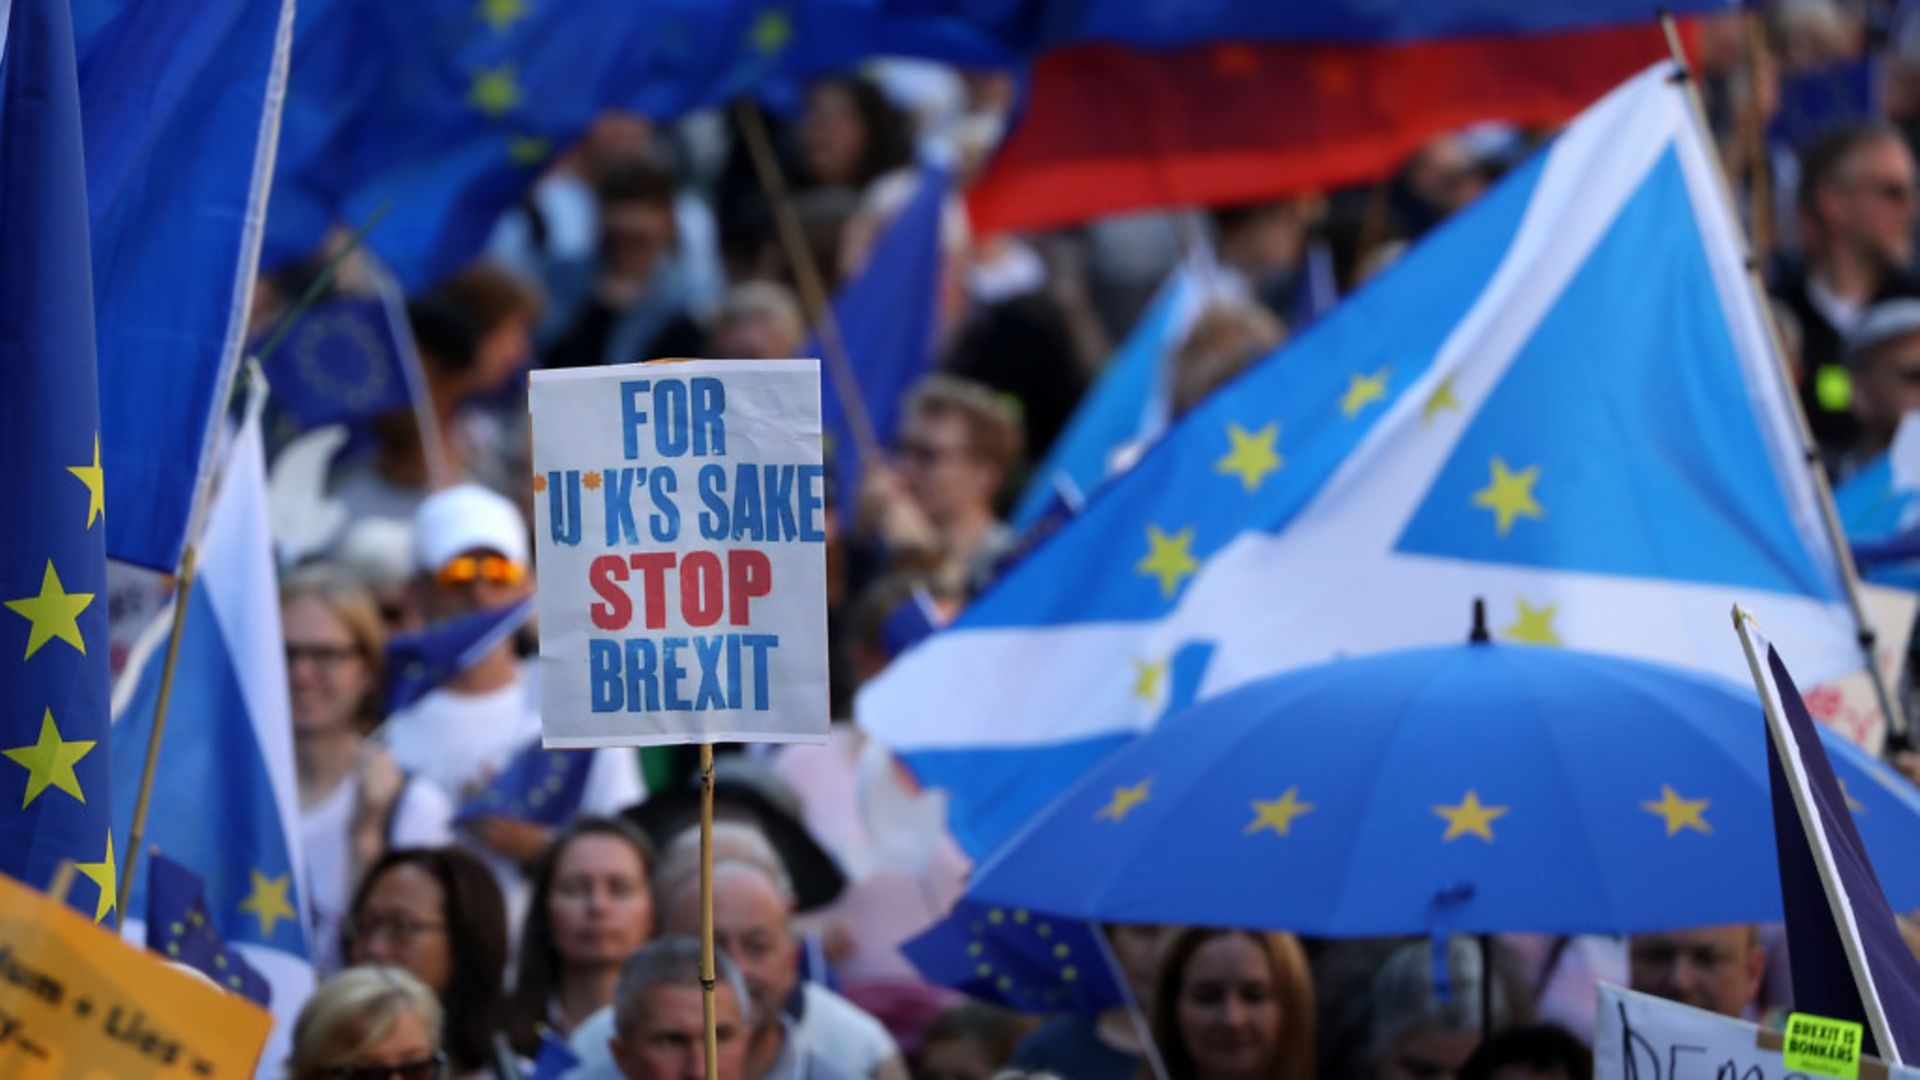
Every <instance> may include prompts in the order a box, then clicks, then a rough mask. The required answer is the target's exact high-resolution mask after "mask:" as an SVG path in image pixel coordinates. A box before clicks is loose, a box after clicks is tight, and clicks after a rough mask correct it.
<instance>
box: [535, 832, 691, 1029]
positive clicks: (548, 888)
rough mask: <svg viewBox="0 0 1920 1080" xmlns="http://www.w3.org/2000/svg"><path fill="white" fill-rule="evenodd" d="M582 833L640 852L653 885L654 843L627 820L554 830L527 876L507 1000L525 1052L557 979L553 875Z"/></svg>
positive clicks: (645, 878) (539, 1025) (646, 877)
mask: <svg viewBox="0 0 1920 1080" xmlns="http://www.w3.org/2000/svg"><path fill="white" fill-rule="evenodd" d="M583 836H611V837H614V838H616V839H619V840H624V841H626V843H627V845H628V846H629V847H631V848H633V852H634V854H635V855H638V856H639V857H640V878H641V881H642V882H644V883H645V885H646V887H647V888H649V889H650V888H652V887H653V885H652V880H653V868H654V866H655V865H656V863H657V862H658V858H657V856H656V855H655V853H654V850H653V842H652V841H650V840H648V839H647V837H646V834H645V833H642V832H641V831H640V830H638V829H636V828H634V827H633V826H632V825H629V824H627V823H626V822H624V821H617V820H615V819H613V818H603V817H583V818H578V819H576V820H575V821H574V823H573V824H571V825H569V826H567V827H566V828H565V829H562V830H561V831H560V832H558V833H556V834H554V837H553V840H552V841H551V842H549V843H548V844H547V848H546V850H545V851H542V852H541V853H540V857H539V858H538V859H535V860H534V863H533V869H532V871H531V872H530V873H529V875H528V876H529V878H530V879H531V880H532V882H533V895H532V898H531V899H530V900H529V901H528V903H527V918H526V921H525V922H524V923H522V924H521V928H520V965H519V967H518V969H517V970H516V972H515V975H514V981H513V994H512V996H511V997H510V998H509V999H508V1003H507V1024H506V1031H507V1035H508V1038H509V1039H510V1040H511V1041H512V1043H513V1048H514V1049H515V1050H518V1051H519V1052H520V1053H522V1054H526V1055H527V1056H529V1057H531V1056H533V1055H534V1054H535V1053H537V1052H538V1051H539V1049H540V1030H541V1028H542V1027H544V1026H545V1025H546V1022H547V1001H548V999H549V998H551V997H552V996H553V991H554V989H555V987H557V986H558V985H559V983H560V964H561V960H560V950H559V949H558V948H556V947H555V946H554V943H553V920H552V903H553V877H554V874H555V873H557V872H558V870H559V866H560V856H561V855H563V854H565V852H566V849H567V847H568V845H570V844H572V843H573V842H574V841H575V840H578V839H580V838H581V837H583Z"/></svg>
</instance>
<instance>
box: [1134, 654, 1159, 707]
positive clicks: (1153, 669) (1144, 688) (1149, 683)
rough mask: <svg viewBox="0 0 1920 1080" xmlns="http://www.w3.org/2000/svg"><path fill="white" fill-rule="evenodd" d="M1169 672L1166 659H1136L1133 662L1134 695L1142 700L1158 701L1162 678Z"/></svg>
mask: <svg viewBox="0 0 1920 1080" xmlns="http://www.w3.org/2000/svg"><path fill="white" fill-rule="evenodd" d="M1166 674H1167V662H1166V661H1165V660H1135V661H1134V662H1133V696H1134V697H1136V698H1139V699H1140V700H1141V701H1148V702H1151V701H1156V700H1158V699H1159V697H1160V680H1161V679H1163V678H1165V677H1166Z"/></svg>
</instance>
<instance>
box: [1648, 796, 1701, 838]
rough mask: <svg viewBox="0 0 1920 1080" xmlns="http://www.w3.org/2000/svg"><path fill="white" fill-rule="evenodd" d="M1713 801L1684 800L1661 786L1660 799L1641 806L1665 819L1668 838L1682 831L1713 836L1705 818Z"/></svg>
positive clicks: (1649, 800)
mask: <svg viewBox="0 0 1920 1080" xmlns="http://www.w3.org/2000/svg"><path fill="white" fill-rule="evenodd" d="M1711 801H1712V800H1710V799H1683V798H1681V797H1680V794H1679V792H1676V791H1674V790H1673V788H1672V787H1670V786H1668V785H1666V784H1661V785H1660V798H1659V799H1658V800H1654V799H1648V800H1647V801H1646V802H1643V803H1641V804H1640V809H1642V810H1645V811H1646V812H1647V813H1649V814H1652V815H1654V816H1656V817H1659V818H1663V819H1665V820H1666V823H1667V835H1668V836H1672V835H1674V834H1675V833H1677V832H1679V831H1680V830H1681V829H1694V830H1696V831H1698V832H1703V833H1709V834H1711V833H1712V832H1713V828H1712V827H1711V826H1709V825H1708V824H1707V819H1706V817H1705V814H1706V812H1707V805H1708V803H1710V802H1711Z"/></svg>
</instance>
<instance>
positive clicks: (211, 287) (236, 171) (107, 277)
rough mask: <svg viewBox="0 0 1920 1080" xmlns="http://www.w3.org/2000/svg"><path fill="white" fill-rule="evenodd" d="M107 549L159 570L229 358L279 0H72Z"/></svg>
mask: <svg viewBox="0 0 1920 1080" xmlns="http://www.w3.org/2000/svg"><path fill="white" fill-rule="evenodd" d="M80 7H82V8H83V9H85V11H84V13H85V15H86V17H87V20H88V22H89V24H90V26H91V29H90V32H89V33H88V34H87V36H86V39H85V40H84V41H83V42H82V45H81V66H80V88H81V97H82V100H83V103H84V106H85V113H86V115H85V130H86V146H87V175H86V188H85V190H86V193H87V201H88V203H89V206H90V210H91V217H92V222H93V237H92V240H93V280H94V298H95V301H96V304H95V311H96V315H97V323H98V327H99V341H100V388H101V391H102V392H101V399H100V422H101V457H102V461H103V463H104V464H105V466H106V470H107V472H108V473H109V474H110V475H112V476H113V477H114V484H113V486H112V489H111V493H110V495H109V496H108V506H107V511H108V513H107V517H106V521H107V551H108V553H109V554H111V555H112V556H113V557H114V558H117V559H124V560H126V561H128V562H133V563H138V564H140V565H142V566H147V567H152V568H154V569H158V570H164V571H167V572H172V571H173V569H174V568H175V566H176V565H177V564H178V562H179V558H180V551H181V547H182V545H183V543H184V540H185V536H186V533H187V529H188V520H187V519H188V515H189V511H190V508H191V504H192V503H193V500H194V492H195V489H196V486H197V485H198V483H199V481H200V480H201V478H202V477H203V476H204V475H205V470H206V468H207V467H208V463H209V462H210V461H211V459H212V456H213V445H214V440H213V436H212V431H213V428H214V418H215V416H216V415H217V414H218V410H219V409H220V408H221V407H223V406H224V405H225V404H226V403H227V399H228V396H229V394H230V392H231V389H232V386H233V379H234V373H235V372H236V371H237V370H238V365H239V360H240V351H241V345H242V343H243V340H244V338H245V335H246V323H247V316H248V312H249V310H250V308H251V306H252V299H253V280H254V267H255V266H256V265H257V263H258V262H259V254H260V242H261V237H262V235H263V229H264V226H265V221H266V199H267V189H268V185H269V181H270V179H271V177H272V175H273V155H274V146H275V143H276V141H277V138H278V131H279V123H280V102H281V98H282V95H283V92H284V89H285V86H286V78H287V49H288V45H289V42H290V41H291V39H292V33H293V0H196V2H195V3H186V4H178V3H152V2H146V0H85V2H83V3H82V4H81V5H80Z"/></svg>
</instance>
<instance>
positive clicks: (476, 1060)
mask: <svg viewBox="0 0 1920 1080" xmlns="http://www.w3.org/2000/svg"><path fill="white" fill-rule="evenodd" d="M352 910H353V915H352V917H351V918H349V919H348V920H347V925H346V928H345V930H346V949H347V958H348V959H349V960H350V961H351V962H352V963H354V964H384V965H389V966H392V967H398V968H403V969H405V970H406V971H408V972H410V973H412V974H413V976H414V977H415V978H418V979H419V980H420V981H421V982H422V983H424V984H426V987H427V989H429V990H432V991H433V992H434V994H435V995H436V996H437V997H438V998H439V1001H440V1005H441V1007H442V1008H443V1009H444V1010H445V1012H446V1023H445V1026H444V1030H445V1038H444V1044H445V1046H446V1050H447V1057H448V1059H449V1060H450V1061H451V1062H452V1064H453V1070H454V1074H455V1075H456V1076H467V1075H482V1076H485V1075H490V1074H488V1073H487V1072H486V1068H487V1066H488V1063H489V1062H490V1061H492V1058H493V1047H492V1041H491V1040H492V1038H493V1033H494V1032H496V1031H498V1030H500V1025H501V1022H502V1019H503V1017H504V1016H505V1008H506V997H505V989H506V987H505V979H506V968H507V913H506V906H505V904H504V903H503V902H502V900H501V898H500V887H499V886H498V885H496V884H494V881H493V872H492V871H490V870H488V869H487V867H486V864H485V863H483V862H481V861H480V860H479V858H478V857H477V856H475V855H473V854H471V853H469V852H466V851H463V850H461V849H459V848H452V847H446V848H413V849H408V850H402V851H390V852H388V853H387V854H386V856H385V857H383V858H382V859H381V860H380V861H379V862H377V863H375V864H374V866H373V869H371V870H369V871H367V876H366V880H364V881H362V882H361V883H360V890H359V892H357V893H356V894H354V898H353V909H352Z"/></svg>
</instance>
